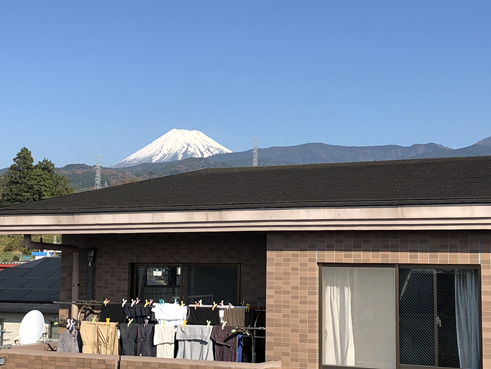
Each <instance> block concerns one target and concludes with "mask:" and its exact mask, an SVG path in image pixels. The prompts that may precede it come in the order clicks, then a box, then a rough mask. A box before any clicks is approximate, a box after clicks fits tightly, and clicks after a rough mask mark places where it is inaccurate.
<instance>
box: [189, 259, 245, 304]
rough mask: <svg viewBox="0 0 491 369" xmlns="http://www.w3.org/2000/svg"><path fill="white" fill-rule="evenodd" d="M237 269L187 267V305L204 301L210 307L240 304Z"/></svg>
mask: <svg viewBox="0 0 491 369" xmlns="http://www.w3.org/2000/svg"><path fill="white" fill-rule="evenodd" d="M237 286H238V277H237V267H222V266H193V267H187V283H186V287H187V290H186V295H187V296H186V299H187V303H189V304H192V303H194V302H195V301H199V300H203V304H205V305H209V304H212V303H213V302H214V301H215V302H217V303H218V302H220V301H221V300H223V301H224V303H226V304H228V303H231V304H233V305H237V304H238V288H237Z"/></svg>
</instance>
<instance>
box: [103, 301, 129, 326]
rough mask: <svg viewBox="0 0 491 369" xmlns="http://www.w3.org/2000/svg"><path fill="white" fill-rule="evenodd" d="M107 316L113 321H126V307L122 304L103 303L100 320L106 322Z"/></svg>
mask: <svg viewBox="0 0 491 369" xmlns="http://www.w3.org/2000/svg"><path fill="white" fill-rule="evenodd" d="M106 318H109V319H110V322H111V323H124V322H125V321H126V317H125V309H124V307H122V306H121V304H107V305H104V304H102V306H101V316H100V318H99V321H100V322H103V323H105V322H106Z"/></svg>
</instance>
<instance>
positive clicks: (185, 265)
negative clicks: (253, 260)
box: [129, 262, 242, 304]
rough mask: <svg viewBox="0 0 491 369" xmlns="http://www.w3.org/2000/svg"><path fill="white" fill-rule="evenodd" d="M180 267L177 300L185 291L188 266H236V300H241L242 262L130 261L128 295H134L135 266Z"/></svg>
mask: <svg viewBox="0 0 491 369" xmlns="http://www.w3.org/2000/svg"><path fill="white" fill-rule="evenodd" d="M156 266H160V267H180V268H181V271H182V274H181V283H180V286H179V297H180V298H179V300H180V301H183V299H184V292H185V286H184V285H185V283H187V275H186V277H184V275H185V274H187V269H185V268H190V267H236V268H237V302H238V303H239V304H240V302H241V301H242V263H166V262H152V263H131V264H130V285H129V291H130V296H136V289H137V280H136V279H137V278H136V275H137V272H136V271H137V268H138V267H156Z"/></svg>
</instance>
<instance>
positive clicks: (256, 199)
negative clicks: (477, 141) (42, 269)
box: [0, 157, 491, 369]
mask: <svg viewBox="0 0 491 369" xmlns="http://www.w3.org/2000/svg"><path fill="white" fill-rule="evenodd" d="M0 233H4V234H25V235H29V234H38V233H43V234H46V233H53V234H58V233H60V234H63V245H66V246H62V247H65V248H64V249H63V250H62V251H63V255H62V264H61V291H60V300H61V301H73V300H76V299H88V300H90V299H97V300H103V299H105V298H109V299H110V300H113V301H117V300H119V301H121V299H122V298H125V299H128V298H134V297H136V296H139V297H140V298H146V297H147V296H148V297H151V296H156V295H157V296H161V298H163V299H174V298H176V299H178V300H183V301H185V302H186V303H189V302H194V301H195V300H196V299H198V297H200V298H202V299H207V300H209V301H212V300H214V299H220V298H222V297H221V296H225V298H222V299H225V300H228V301H229V302H231V303H233V304H241V303H242V302H243V301H244V302H246V303H251V304H252V305H254V306H257V305H259V306H260V307H263V308H265V310H266V318H265V326H266V338H265V360H266V362H272V361H281V367H282V368H285V369H300V368H321V367H322V368H345V367H360V368H380V369H382V368H383V369H386V368H387V369H388V368H391V369H393V368H398V369H409V368H415V367H425V368H432V367H434V368H436V367H440V368H442V367H448V368H450V367H452V368H455V367H462V368H473V369H474V368H481V369H483V368H488V367H491V314H490V313H491V294H490V291H491V157H471V158H445V159H422V160H404V161H386V162H365V163H342V164H315V165H300V166H278V167H251V168H227V169H206V170H202V171H196V172H191V173H186V174H181V175H175V176H170V177H163V178H158V179H153V180H148V181H143V182H137V183H131V184H126V185H121V186H117V187H110V188H104V189H101V190H97V191H90V192H84V193H79V194H73V195H68V196H63V197H59V198H54V199H49V200H44V201H39V202H34V203H28V204H22V205H17V206H12V207H8V208H3V209H0ZM29 240H30V238H29V237H28V238H27V239H26V242H27V243H28V244H29V243H30V241H29ZM34 246H36V245H31V247H34ZM38 248H39V245H38ZM43 248H47V246H43ZM155 272H156V273H155ZM162 279H165V282H162V281H161V280H162ZM79 286H84V287H85V288H83V287H82V288H79ZM76 313H77V306H73V307H72V308H70V307H69V306H66V305H60V311H59V314H60V318H67V317H68V316H69V315H70V314H72V315H73V314H76ZM3 354H4V353H2V355H3ZM12 360H15V359H12ZM125 360H126V359H125ZM162 365H164V364H162ZM165 365H167V364H165ZM165 365H164V366H162V367H172V368H190V367H191V365H195V366H196V367H198V366H199V365H200V364H199V363H198V362H193V363H192V364H190V363H182V364H181V363H180V362H179V361H178V360H173V361H172V362H171V363H170V364H168V366H165ZM207 365H208V366H207V368H210V367H212V366H209V364H207ZM256 365H260V364H256ZM264 365H267V363H266V364H264ZM271 365H272V364H271ZM275 365H276V364H275ZM121 367H123V366H122V362H121ZM125 367H130V366H125ZM216 367H217V368H218V367H219V366H218V364H217V366H216ZM230 367H232V366H230ZM241 367H244V366H241ZM247 367H251V368H252V367H255V366H254V365H253V364H250V365H249V366H247ZM274 367H278V366H274Z"/></svg>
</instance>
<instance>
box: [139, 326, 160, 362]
mask: <svg viewBox="0 0 491 369" xmlns="http://www.w3.org/2000/svg"><path fill="white" fill-rule="evenodd" d="M153 329H154V325H153V324H148V325H145V324H138V334H137V344H136V356H153V357H156V356H157V349H156V347H155V346H154V345H153Z"/></svg>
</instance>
